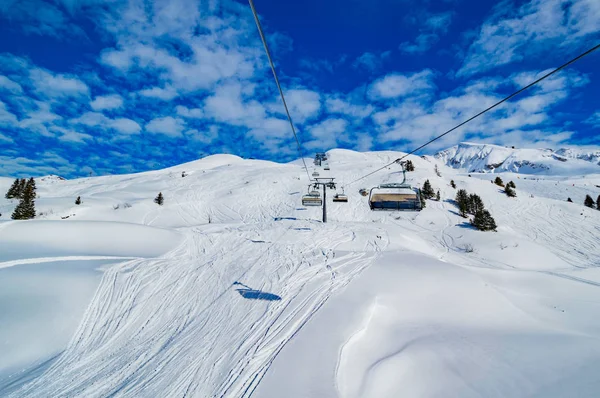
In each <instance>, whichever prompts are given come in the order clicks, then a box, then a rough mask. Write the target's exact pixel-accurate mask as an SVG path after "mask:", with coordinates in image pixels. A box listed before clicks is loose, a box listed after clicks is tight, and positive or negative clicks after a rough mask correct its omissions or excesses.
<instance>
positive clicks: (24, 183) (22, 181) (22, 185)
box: [17, 178, 27, 199]
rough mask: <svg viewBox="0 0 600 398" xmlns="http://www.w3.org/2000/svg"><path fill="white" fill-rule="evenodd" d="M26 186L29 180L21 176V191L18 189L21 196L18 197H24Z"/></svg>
mask: <svg viewBox="0 0 600 398" xmlns="http://www.w3.org/2000/svg"><path fill="white" fill-rule="evenodd" d="M26 186H27V180H26V179H24V178H21V179H20V180H19V191H18V194H19V196H17V198H19V199H21V198H22V197H23V192H25V187H26Z"/></svg>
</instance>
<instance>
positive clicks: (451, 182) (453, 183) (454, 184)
mask: <svg viewBox="0 0 600 398" xmlns="http://www.w3.org/2000/svg"><path fill="white" fill-rule="evenodd" d="M450 186H451V187H452V188H454V189H456V183H455V182H454V180H450Z"/></svg>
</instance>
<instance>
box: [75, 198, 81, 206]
mask: <svg viewBox="0 0 600 398" xmlns="http://www.w3.org/2000/svg"><path fill="white" fill-rule="evenodd" d="M75 204H76V205H80V204H81V196H78V197H77V199H75Z"/></svg>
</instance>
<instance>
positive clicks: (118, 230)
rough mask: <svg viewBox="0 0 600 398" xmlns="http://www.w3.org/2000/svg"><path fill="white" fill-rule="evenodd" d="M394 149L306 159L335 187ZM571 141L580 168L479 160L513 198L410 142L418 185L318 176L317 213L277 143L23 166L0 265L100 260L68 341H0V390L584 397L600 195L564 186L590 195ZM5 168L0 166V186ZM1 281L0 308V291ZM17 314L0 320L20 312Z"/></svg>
mask: <svg viewBox="0 0 600 398" xmlns="http://www.w3.org/2000/svg"><path fill="white" fill-rule="evenodd" d="M532 151H535V150H532ZM494 152H497V151H496V149H493V150H492V151H491V152H490V153H494ZM448 153H450V152H448ZM532 153H534V154H537V153H538V152H532ZM401 155H402V154H401V153H398V152H392V151H387V152H372V153H356V152H352V151H347V150H332V151H329V152H328V158H329V159H328V163H329V165H330V167H331V170H330V171H325V170H323V169H318V171H319V173H320V175H321V176H331V177H335V178H336V181H338V183H339V185H338V188H341V186H342V185H344V183H345V182H349V181H352V180H354V179H356V178H358V177H360V176H362V175H364V174H366V173H368V172H370V171H373V170H375V169H377V168H379V167H381V166H382V165H384V164H386V163H389V162H391V161H393V160H394V159H396V158H398V157H399V156H401ZM493 156H497V155H493ZM519 156H521V157H524V156H525V154H524V153H523V152H520V155H519ZM536 156H537V155H536ZM561 156H565V157H566V156H567V154H566V153H563V154H562V155H561ZM569 156H571V155H569ZM578 156H579V155H572V156H571V158H570V159H569V161H567V162H560V161H557V162H560V164H562V165H572V164H576V163H575V162H585V163H586V164H589V165H590V166H589V167H590V168H589V169H587V168H586V169H585V170H591V171H590V172H589V173H587V174H586V173H584V174H582V170H584V169H582V168H579V166H577V171H572V172H569V173H567V172H560V173H557V174H556V175H554V174H550V172H552V171H553V170H562V169H558V168H549V169H548V170H546V172H545V173H542V174H536V175H531V174H529V175H527V174H524V173H523V167H520V168H519V171H520V173H515V171H516V170H514V169H510V168H509V169H507V170H510V171H511V172H502V170H503V169H502V168H501V167H499V168H496V169H495V170H494V172H495V173H499V175H500V176H501V177H502V178H503V179H504V180H505V181H509V180H514V181H515V183H516V186H517V189H516V191H517V197H516V198H508V197H506V195H504V193H503V192H502V189H501V188H499V187H498V186H496V185H494V184H491V183H490V181H489V175H487V174H475V175H473V177H469V176H468V175H467V174H466V172H465V170H463V168H461V169H459V170H456V169H453V168H451V167H447V166H445V164H446V163H447V161H448V160H447V158H443V157H438V158H434V157H425V158H421V157H411V160H413V163H414V165H415V167H416V171H415V172H412V173H408V179H409V182H411V183H412V184H413V185H415V186H417V185H418V186H420V185H422V183H423V182H424V181H425V179H429V180H430V181H431V183H432V185H433V187H434V188H435V189H436V190H437V189H439V190H440V194H441V197H442V200H441V201H440V202H435V201H428V202H427V207H426V209H424V210H423V211H422V212H420V213H412V212H372V211H370V210H369V207H368V204H367V198H366V197H363V196H361V195H360V194H359V192H358V191H359V189H360V188H371V187H372V186H375V185H378V184H380V183H384V182H397V181H398V182H399V181H400V180H401V178H402V176H401V173H400V171H399V170H398V169H397V168H396V167H395V166H390V168H388V169H387V170H384V171H381V172H379V173H376V174H374V175H372V176H369V177H367V178H366V179H364V180H361V181H360V182H358V183H356V184H353V185H351V186H348V187H346V188H345V193H346V194H347V195H348V197H349V202H348V203H334V202H332V201H331V199H332V196H333V193H334V191H328V196H327V209H328V223H326V224H324V223H322V222H321V221H320V211H321V210H320V208H310V207H309V208H305V207H302V206H301V203H300V198H301V195H302V194H303V193H305V192H306V190H307V184H308V180H307V176H306V172H305V171H304V170H303V169H302V167H301V162H298V161H296V162H292V163H289V164H277V163H272V162H266V161H260V160H244V159H241V158H239V157H235V156H231V155H215V156H210V157H208V158H204V159H201V160H198V161H195V162H190V163H186V164H184V165H180V166H176V167H172V168H169V169H165V170H158V171H152V172H146V173H139V174H132V175H118V176H104V177H91V178H83V179H77V180H61V179H58V178H55V177H53V178H46V179H43V178H41V179H38V181H37V185H38V194H39V198H38V199H37V200H36V208H37V210H38V211H39V212H42V213H43V215H41V216H39V217H37V218H36V220H33V221H8V219H9V217H10V213H11V212H12V209H13V208H14V206H15V204H16V202H14V201H12V202H11V201H8V200H5V199H1V200H0V212H1V213H2V216H1V217H0V277H1V275H2V274H1V272H2V271H3V269H4V270H18V269H19V268H20V267H29V266H31V265H32V264H34V265H35V266H36V267H38V268H41V269H45V270H46V272H47V273H50V274H51V273H53V272H54V271H53V270H54V269H55V268H53V264H55V263H57V262H63V263H64V262H72V264H75V266H74V267H75V268H76V267H77V266H78V265H77V264H79V263H80V262H82V263H85V262H88V261H91V260H94V261H99V260H103V261H107V265H106V266H104V267H102V272H103V274H102V278H101V280H100V281H99V283H98V285H97V288H95V293H94V294H92V295H90V297H89V298H87V299H86V300H89V302H87V303H86V305H85V310H84V311H81V314H80V315H77V316H78V317H79V318H77V319H78V321H77V322H76V324H77V327H76V328H72V329H69V330H67V331H61V332H60V333H63V334H62V335H61V338H62V340H61V339H58V340H56V341H59V340H60V341H68V343H64V342H63V343H62V344H64V346H62V347H59V345H58V343H56V344H55V345H54V346H53V347H52V350H48V349H42V348H40V349H39V351H37V352H32V351H35V348H32V349H29V351H28V359H29V360H30V363H29V364H27V363H25V362H23V361H24V359H23V358H17V357H18V355H17V354H13V357H10V356H7V357H4V358H3V362H2V364H4V366H5V368H6V369H15V367H19V366H20V370H19V372H18V375H15V376H14V377H9V380H11V381H10V382H9V383H4V384H3V380H7V377H8V376H7V375H2V374H1V372H2V370H1V369H0V395H2V396H5V395H7V396H14V397H21V396H27V397H49V396H52V397H63V396H64V397H67V396H69V397H71V396H75V397H106V396H115V397H159V396H160V397H182V396H187V397H250V396H253V397H298V398H300V397H303V398H305V397H332V398H333V397H340V398H354V397H399V396H402V397H434V396H461V397H506V396H510V397H532V396H539V397H564V396H577V397H595V396H598V395H599V394H600V379H599V378H598V377H597V374H596V373H597V368H598V366H599V365H600V344H598V341H599V338H600V317H598V316H596V314H598V312H599V310H600V268H599V266H600V211H598V210H595V209H590V208H585V207H583V199H584V197H585V195H586V194H590V195H591V196H592V197H593V198H596V197H597V196H598V195H599V194H600V188H599V187H598V185H600V174H599V172H598V170H597V169H594V167H597V166H596V165H595V164H594V163H593V162H591V161H589V160H585V159H583V158H579V157H578ZM451 157H453V158H456V153H455V154H454V155H452V156H451ZM457 159H458V158H457ZM490 159H493V160H494V161H496V158H493V157H490ZM498 159H502V156H498ZM504 159H506V157H504ZM520 159H521V160H522V158H520ZM532 159H533V160H531V162H532V163H535V162H537V161H539V158H532ZM534 161H535V162H534ZM571 161H573V162H572V163H569V162H571ZM309 164H310V170H309V173H312V171H313V166H312V163H309ZM435 165H437V166H438V167H439V169H440V171H441V177H440V176H437V175H436V174H435V173H434V166H435ZM577 165H579V163H577ZM564 167H567V166H564ZM569 167H570V166H569ZM586 167H587V166H586ZM467 169H468V167H467ZM467 171H468V170H467ZM532 171H535V172H537V169H535V170H533V169H532ZM563 171H564V170H563ZM183 172H185V175H186V176H185V177H182V173H183ZM594 173H595V174H594ZM450 180H454V181H455V182H456V184H457V186H458V188H464V189H466V190H467V191H469V192H475V193H478V194H479V195H480V196H481V197H482V198H483V201H484V203H485V206H486V208H488V209H489V210H490V212H491V214H492V215H493V216H494V217H495V219H496V222H497V224H498V231H497V232H479V231H476V230H474V229H472V228H471V227H470V225H469V224H468V222H467V220H465V219H463V218H461V217H460V216H459V215H458V214H457V210H456V207H455V205H454V204H453V201H452V199H453V198H454V195H455V193H456V190H455V189H453V188H451V187H450ZM11 183H12V179H9V178H0V189H1V190H3V191H6V189H8V187H9V186H10V184H11ZM159 191H160V192H162V193H163V195H164V197H165V203H164V205H163V206H158V205H156V204H155V203H154V202H153V199H154V197H155V196H156V195H157V193H158V192H159ZM338 191H339V192H341V189H338ZM77 196H81V198H82V201H83V203H82V204H81V205H79V206H77V205H75V204H74V200H75V198H76V197H77ZM567 197H571V198H572V200H573V202H574V203H568V202H566V199H567ZM67 216H68V218H66V217H67ZM469 245H470V246H472V247H473V249H474V250H473V251H472V252H470V251H468V250H465V248H466V247H467V246H469ZM46 265H47V266H48V268H44V267H45V266H46ZM2 267H4V268H2ZM7 267H10V268H7ZM74 267H71V268H74ZM23 269H24V268H23ZM22 277H23V276H19V278H22ZM19 280H21V279H19ZM38 283H39V282H38ZM47 283H49V284H51V283H54V282H53V279H52V278H48V282H47ZM69 283H77V282H76V279H73V281H72V282H69ZM24 288H25V289H27V288H31V289H33V287H31V286H29V287H28V286H25V287H24ZM34 293H35V292H34V291H33V290H32V291H31V294H32V295H33V294H34ZM1 294H2V293H0V307H2V306H6V305H10V302H8V303H7V302H6V301H4V302H3V301H2V300H3V296H2V295H1ZM83 296H85V295H83ZM83 296H81V297H83ZM23 308H24V309H23V311H28V310H27V306H23ZM29 311H31V313H30V314H29V315H30V317H29V318H31V317H35V316H39V315H36V314H37V312H36V311H34V309H29ZM38 312H39V311H38ZM75 312H76V311H75ZM75 312H74V313H75ZM77 314H79V313H77ZM26 318H28V317H27V314H22V313H20V314H18V316H17V315H15V316H13V317H11V316H10V315H9V316H7V317H3V318H1V319H2V320H3V321H5V322H7V323H8V324H10V326H11V329H10V330H23V328H22V326H23V322H25V320H24V319H26ZM57 333H58V332H57ZM65 336H66V337H67V338H66V340H65ZM13 337H14V336H13ZM13 337H11V336H10V335H9V336H8V337H6V338H7V339H11V338H13ZM32 338H33V337H32ZM13 340H15V341H17V340H19V339H15V338H13ZM22 340H25V342H21V343H18V344H26V343H27V341H26V339H21V341H22ZM16 344H17V343H16ZM18 351H19V350H16V349H14V350H13V351H12V352H18ZM32 358H33V359H32ZM40 364H44V366H38V365H40ZM3 376H4V377H3Z"/></svg>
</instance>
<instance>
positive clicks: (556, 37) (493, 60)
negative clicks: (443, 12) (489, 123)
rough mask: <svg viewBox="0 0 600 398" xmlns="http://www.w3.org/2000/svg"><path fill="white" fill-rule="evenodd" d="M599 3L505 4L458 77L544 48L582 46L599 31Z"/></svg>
mask: <svg viewBox="0 0 600 398" xmlns="http://www.w3.org/2000/svg"><path fill="white" fill-rule="evenodd" d="M598 21H600V2H598V1H597V0H532V1H530V2H528V3H525V4H523V5H522V6H521V7H520V8H518V9H517V10H515V9H513V8H512V7H510V3H507V2H504V3H501V4H499V5H498V7H496V12H495V13H494V14H493V15H492V16H491V18H490V19H489V20H487V21H486V22H485V23H484V24H483V25H482V27H481V29H480V31H479V33H478V36H477V38H476V39H475V41H474V42H473V43H472V44H471V46H470V47H469V49H468V52H467V56H466V58H465V60H464V63H463V65H462V67H461V68H460V70H459V71H458V73H457V74H458V75H459V76H469V75H472V74H474V73H477V72H483V71H486V70H489V69H491V68H494V67H496V66H499V65H505V64H508V63H511V62H514V61H520V60H522V59H523V57H524V56H527V55H531V54H535V53H536V52H539V51H540V50H542V49H544V48H552V49H556V48H557V47H559V48H560V47H565V46H569V48H571V47H573V46H574V45H575V46H576V45H580V43H582V41H581V38H582V37H585V36H588V35H590V34H597V33H598V32H599V31H600V24H599V23H598Z"/></svg>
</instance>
